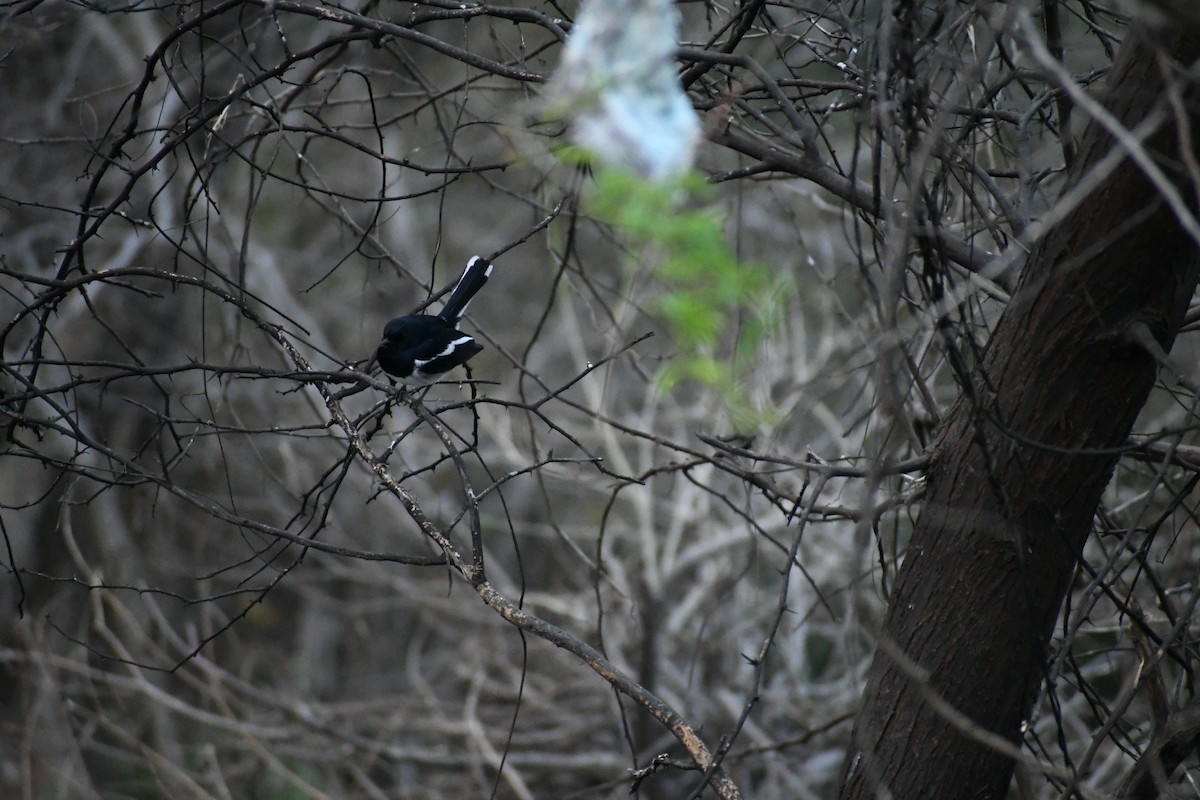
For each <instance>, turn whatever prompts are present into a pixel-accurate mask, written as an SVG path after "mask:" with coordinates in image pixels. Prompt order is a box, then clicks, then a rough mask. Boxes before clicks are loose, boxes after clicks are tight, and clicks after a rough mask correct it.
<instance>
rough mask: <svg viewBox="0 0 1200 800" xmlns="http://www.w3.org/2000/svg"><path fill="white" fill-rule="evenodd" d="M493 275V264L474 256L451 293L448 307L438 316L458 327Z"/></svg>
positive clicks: (447, 303) (447, 302)
mask: <svg viewBox="0 0 1200 800" xmlns="http://www.w3.org/2000/svg"><path fill="white" fill-rule="evenodd" d="M491 274H492V262H490V261H488V260H487V259H486V258H483V257H482V256H472V257H471V260H470V261H468V262H467V268H466V269H465V270H463V274H462V277H461V278H459V279H458V284H457V285H456V286H455V287H454V291H453V292H451V293H450V299H449V300H447V301H446V306H445V307H444V308H443V309H442V313H440V314H438V316H439V317H441V318H442V319H444V320H446V321H447V322H449V323H450V324H451V325H457V324H458V321H459V320H460V319H462V315H463V314H464V313H465V312H466V310H467V304H468V303H470V302H471V298H472V297H474V296H475V293H476V292H478V291H479V290H480V289H482V288H483V285H484V284H485V283H487V279H488V277H489V276H491Z"/></svg>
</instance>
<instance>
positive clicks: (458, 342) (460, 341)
mask: <svg viewBox="0 0 1200 800" xmlns="http://www.w3.org/2000/svg"><path fill="white" fill-rule="evenodd" d="M473 341H475V340H474V339H472V338H471V337H470V336H460V337H459V338H457V339H455V340H454V341H452V342H451V343H450V344H448V345H446V349H445V350H443V351H442V352H440V353H438V354H437V355H436V356H433V357H432V358H416V359H413V363H414V364H416V365H417V367H423V366H425V365H426V364H428V363H429V362H430V361H437V360H438V359H439V358H445V357H446V356H448V355H450V354H451V353H453V352H454V351H455V350H457V349H458V348H459V347H461V346H462V345H464V344H470V343H471V342H473Z"/></svg>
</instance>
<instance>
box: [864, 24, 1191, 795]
mask: <svg viewBox="0 0 1200 800" xmlns="http://www.w3.org/2000/svg"><path fill="white" fill-rule="evenodd" d="M1160 54H1161V55H1160ZM1162 55H1165V56H1167V58H1163V57H1162ZM1198 56H1200V37H1198V36H1195V35H1187V34H1184V33H1179V34H1172V35H1167V36H1159V37H1157V40H1156V41H1155V42H1151V41H1150V37H1149V36H1140V35H1138V34H1136V33H1134V32H1130V34H1129V38H1128V40H1127V41H1126V43H1125V45H1124V46H1123V48H1122V53H1121V54H1120V57H1119V58H1118V60H1117V63H1116V64H1115V65H1114V67H1113V71H1112V73H1111V74H1110V76H1109V100H1108V108H1109V110H1110V111H1111V112H1112V114H1113V115H1114V116H1115V117H1116V118H1117V119H1118V120H1120V121H1121V122H1122V124H1123V125H1124V126H1126V127H1129V128H1132V127H1135V126H1136V125H1137V124H1138V123H1139V122H1141V121H1142V120H1144V119H1146V118H1147V117H1148V116H1149V114H1150V110H1151V109H1152V108H1153V107H1155V106H1156V105H1158V106H1159V107H1162V106H1163V103H1164V102H1165V101H1164V99H1163V98H1164V87H1165V86H1166V84H1167V82H1168V81H1171V80H1180V79H1179V78H1178V71H1177V70H1174V71H1172V69H1171V63H1173V62H1170V61H1169V60H1170V59H1174V60H1175V61H1179V62H1182V63H1183V64H1185V65H1190V64H1191V63H1192V62H1193V61H1195V60H1196V58H1197V57H1198ZM1168 72H1170V77H1168ZM1183 97H1184V99H1185V102H1187V103H1188V105H1187V109H1186V117H1185V118H1184V119H1179V118H1177V117H1175V116H1174V115H1172V114H1169V115H1168V120H1167V122H1166V123H1165V124H1164V125H1161V126H1160V127H1159V129H1158V130H1157V131H1156V132H1155V133H1154V134H1152V135H1151V136H1150V137H1149V138H1148V139H1147V140H1146V142H1145V143H1146V148H1147V150H1148V151H1149V152H1150V153H1151V154H1152V155H1153V156H1154V160H1155V162H1156V163H1157V164H1158V166H1159V167H1160V168H1161V169H1162V170H1163V172H1165V173H1166V174H1167V176H1168V178H1169V180H1170V182H1171V183H1172V184H1173V185H1174V186H1176V187H1177V188H1178V189H1179V191H1180V194H1181V195H1182V196H1183V197H1184V198H1186V199H1187V201H1188V205H1189V206H1192V205H1193V202H1192V201H1193V200H1194V198H1195V196H1196V192H1197V190H1198V187H1197V186H1196V185H1194V184H1193V183H1191V181H1190V180H1189V179H1188V177H1187V176H1186V175H1185V174H1184V169H1185V168H1184V164H1185V163H1186V161H1185V159H1183V158H1181V157H1180V137H1181V133H1180V131H1181V130H1186V128H1187V126H1190V131H1191V133H1190V135H1191V136H1196V135H1200V109H1198V107H1197V104H1196V93H1195V92H1194V91H1192V90H1191V89H1186V88H1185V91H1184V93H1183ZM1064 135H1066V133H1065V132H1064ZM1120 146H1121V145H1119V144H1115V143H1114V141H1113V139H1112V137H1110V136H1109V135H1108V134H1107V133H1106V132H1105V131H1104V129H1103V128H1102V127H1101V126H1100V125H1099V124H1096V123H1095V122H1093V123H1092V124H1091V125H1089V127H1088V129H1087V131H1086V132H1085V133H1084V136H1083V141H1082V145H1081V149H1080V154H1079V157H1078V160H1077V162H1076V169H1075V173H1074V174H1075V176H1076V177H1077V178H1078V177H1080V176H1082V175H1083V174H1085V173H1087V172H1088V171H1089V169H1091V168H1093V167H1094V166H1095V165H1096V164H1097V163H1098V162H1099V161H1100V160H1101V159H1102V158H1103V157H1104V156H1105V155H1106V154H1108V153H1109V152H1110V151H1111V150H1112V149H1113V148H1114V147H1120ZM1188 158H1189V159H1190V158H1191V154H1188ZM1193 163H1194V162H1193ZM1198 273H1200V249H1198V247H1197V243H1196V242H1195V241H1194V240H1193V239H1191V238H1190V237H1189V235H1188V234H1187V233H1186V232H1185V231H1184V229H1183V228H1182V226H1181V224H1180V222H1179V220H1178V218H1177V217H1176V216H1175V213H1174V212H1173V211H1172V210H1171V208H1170V207H1169V206H1168V204H1167V203H1165V202H1164V201H1163V199H1162V196H1161V195H1160V193H1159V191H1158V190H1157V189H1156V188H1155V187H1154V186H1153V185H1152V184H1151V182H1150V180H1148V178H1147V176H1146V174H1145V173H1144V172H1143V171H1142V170H1141V169H1139V168H1138V167H1137V166H1135V165H1134V164H1133V162H1132V161H1131V160H1130V159H1129V158H1126V159H1124V160H1123V161H1122V162H1121V164H1120V165H1119V166H1118V167H1117V168H1116V169H1115V170H1114V171H1112V172H1111V173H1110V174H1109V175H1108V176H1107V177H1106V178H1105V179H1104V180H1103V182H1102V183H1101V184H1100V185H1099V187H1098V188H1097V189H1096V190H1095V191H1094V192H1093V193H1092V194H1091V195H1090V197H1088V198H1087V199H1086V200H1085V201H1084V202H1083V203H1081V204H1080V205H1079V206H1077V208H1076V209H1075V211H1073V212H1071V213H1069V214H1068V215H1067V216H1066V217H1065V218H1064V219H1063V220H1062V221H1061V222H1060V223H1059V224H1057V225H1055V226H1054V228H1053V229H1052V230H1051V231H1050V232H1049V233H1048V234H1047V235H1046V236H1045V237H1044V238H1043V239H1042V241H1041V242H1040V243H1039V245H1038V246H1037V248H1036V249H1035V250H1034V252H1033V253H1032V254H1031V255H1030V257H1029V260H1028V262H1027V264H1026V267H1025V269H1024V271H1023V272H1022V274H1021V278H1020V281H1019V284H1018V287H1017V289H1016V291H1015V292H1014V294H1013V298H1012V301H1011V303H1010V304H1009V306H1008V308H1007V309H1006V310H1005V312H1004V314H1003V316H1002V318H1001V319H1000V321H999V323H998V325H997V328H996V331H995V333H994V334H993V336H992V338H991V340H990V341H989V343H988V345H987V348H986V351H985V353H984V356H983V358H982V359H981V366H980V368H979V369H978V370H977V371H976V373H975V375H974V377H973V380H972V381H971V385H970V386H965V387H964V388H963V393H962V396H961V397H960V398H959V400H958V402H957V404H956V405H955V407H954V408H953V409H952V410H951V413H950V416H949V418H948V420H947V423H946V426H945V428H944V429H943V430H942V432H941V433H940V435H939V437H938V440H937V442H936V443H935V445H934V448H933V450H932V462H931V464H930V467H929V470H928V473H927V490H926V497H925V501H924V508H923V511H922V513H921V517H920V520H919V522H918V525H917V528H916V530H915V531H914V533H913V536H912V539H911V542H910V544H909V546H908V550H907V554H906V556H905V559H904V564H903V566H902V568H901V570H900V572H899V575H898V576H897V580H896V586H895V589H894V591H893V594H892V597H891V599H890V605H889V608H888V613H887V617H886V620H885V622H884V626H883V631H882V633H881V639H880V641H881V646H880V647H879V649H878V650H877V652H876V655H875V660H874V663H873V664H872V667H871V670H870V673H869V675H868V679H867V686H866V691H865V694H864V697H863V702H862V707H861V709H860V711H859V714H858V718H857V720H856V723H855V731H854V740H853V745H852V747H851V750H850V751H849V753H848V754H847V759H846V765H845V773H844V776H845V777H844V780H843V784H842V788H841V797H842V798H846V799H850V798H855V799H858V798H875V797H878V796H881V793H882V792H884V791H886V792H890V793H891V795H892V796H893V797H896V798H901V800H903V799H904V798H922V799H924V798H996V799H997V800H998V799H999V798H1004V797H1005V796H1006V793H1007V790H1008V786H1009V783H1010V781H1011V777H1012V771H1013V761H1012V759H1011V755H1005V754H1004V752H1001V750H1002V749H1003V748H1001V749H997V748H996V747H995V743H996V741H999V740H1005V741H1007V742H1011V743H1012V744H1013V746H1014V747H1019V746H1020V741H1021V735H1020V728H1021V724H1022V722H1023V720H1025V719H1026V718H1027V716H1028V714H1029V712H1030V709H1031V707H1032V704H1033V702H1034V699H1035V698H1036V694H1037V689H1038V685H1039V681H1040V678H1041V676H1042V669H1043V665H1044V663H1045V652H1046V643H1047V641H1048V639H1049V636H1050V633H1051V630H1052V628H1053V625H1054V621H1055V619H1056V618H1057V615H1058V612H1059V608H1060V606H1061V604H1062V599H1063V596H1064V594H1065V592H1066V591H1067V589H1068V584H1069V582H1070V578H1071V575H1072V571H1073V569H1074V567H1075V564H1076V559H1077V557H1078V554H1079V553H1080V551H1081V549H1082V546H1083V543H1084V541H1085V540H1086V538H1087V536H1088V534H1089V532H1090V530H1091V524H1092V516H1093V514H1094V513H1095V511H1096V507H1097V505H1098V504H1099V501H1100V497H1101V493H1102V491H1103V490H1104V487H1105V485H1106V484H1107V483H1108V480H1109V477H1110V475H1111V473H1112V470H1113V467H1114V465H1115V464H1116V460H1117V452H1116V448H1120V447H1121V445H1122V444H1123V443H1124V442H1125V441H1126V439H1127V437H1128V435H1129V433H1130V429H1131V427H1132V425H1133V422H1134V420H1135V418H1136V417H1137V415H1138V412H1139V410H1140V409H1141V408H1142V405H1143V404H1144V403H1145V401H1146V397H1147V395H1148V393H1149V391H1150V388H1151V385H1152V383H1153V381H1154V378H1155V375H1156V368H1157V362H1156V360H1155V358H1154V356H1153V355H1152V354H1151V350H1152V349H1154V346H1153V343H1151V342H1150V339H1149V337H1150V336H1152V337H1153V339H1154V340H1155V341H1156V342H1157V343H1158V344H1159V345H1161V346H1162V348H1163V349H1164V350H1169V349H1170V347H1171V344H1172V342H1173V340H1174V338H1175V334H1176V332H1177V331H1178V329H1179V326H1180V324H1181V322H1182V319H1183V316H1184V312H1185V311H1186V309H1187V305H1188V301H1189V299H1190V297H1191V295H1192V293H1193V291H1194V289H1195V287H1196V281H1197V275H1198ZM1139 341H1141V342H1143V344H1139ZM899 654H903V655H902V656H900V655H899ZM931 701H932V702H931ZM941 701H944V702H941ZM948 708H952V709H953V710H952V711H948V710H947V709H948ZM989 737H991V741H990V742H989V741H988V738H989Z"/></svg>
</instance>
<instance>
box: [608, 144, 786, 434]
mask: <svg viewBox="0 0 1200 800" xmlns="http://www.w3.org/2000/svg"><path fill="white" fill-rule="evenodd" d="M595 178H596V191H595V194H594V195H593V196H592V198H591V205H590V210H591V211H592V213H593V214H594V215H595V216H596V217H597V218H599V219H601V220H602V221H604V222H606V223H608V224H609V225H612V226H613V227H614V228H616V229H617V230H619V231H622V232H624V233H625V234H626V235H627V236H628V237H629V238H630V240H631V242H630V244H631V245H632V249H633V250H634V251H635V252H637V253H638V255H639V258H640V259H643V260H642V261H640V262H639V263H641V264H645V263H653V265H654V274H655V275H656V276H657V277H658V278H660V279H661V282H662V285H663V289H662V292H661V293H660V294H658V295H657V296H654V297H652V298H651V299H650V302H649V307H650V309H651V310H652V311H654V312H655V313H657V314H659V315H661V316H662V317H663V319H664V320H665V321H666V323H667V325H668V326H669V328H670V333H671V336H672V339H673V341H674V342H675V344H676V345H677V347H678V352H677V354H676V356H675V358H674V360H673V361H672V363H671V364H670V366H668V367H667V369H666V370H665V371H664V373H663V375H662V376H661V381H662V384H663V387H664V388H665V389H668V390H670V389H673V388H674V387H675V386H676V385H677V384H678V383H679V382H680V381H683V380H693V381H697V382H699V383H702V384H705V385H707V386H710V387H712V388H714V389H716V390H717V391H718V392H720V393H721V396H722V397H723V398H724V400H725V402H726V404H727V405H728V407H729V410H730V412H731V416H732V419H733V422H734V425H735V426H737V427H743V426H750V425H754V424H756V423H757V422H759V421H761V419H762V418H763V416H764V413H766V411H767V410H765V409H755V408H754V407H753V406H752V404H751V403H750V400H749V398H748V396H747V393H746V391H745V389H744V386H745V381H744V380H743V379H744V377H745V376H746V374H747V373H748V372H749V371H750V370H753V369H754V366H755V363H756V356H757V354H758V351H759V346H760V345H761V344H762V342H763V339H764V337H766V336H767V334H768V333H769V332H770V330H771V329H772V327H773V326H774V323H775V320H776V318H777V308H778V298H779V296H780V294H781V292H780V289H781V288H782V287H783V286H784V285H785V283H786V277H785V276H781V275H779V274H778V273H777V272H775V271H773V270H771V269H770V268H769V267H766V266H764V265H762V264H753V263H745V262H742V261H739V260H738V258H737V256H736V255H735V254H734V252H733V249H732V248H731V247H730V245H729V242H728V241H727V239H726V236H725V227H724V218H723V214H722V213H721V211H720V209H719V208H718V207H717V206H716V205H715V203H713V202H712V200H711V198H712V194H713V192H712V187H711V186H709V185H708V184H707V183H706V182H705V181H704V178H703V176H701V175H699V174H698V173H689V174H688V175H686V176H684V177H682V178H681V179H679V180H678V181H676V182H671V183H654V182H651V181H647V180H645V179H643V178H642V177H640V176H638V175H634V174H631V173H629V172H625V171H622V170H616V169H611V168H604V167H598V168H596V170H595Z"/></svg>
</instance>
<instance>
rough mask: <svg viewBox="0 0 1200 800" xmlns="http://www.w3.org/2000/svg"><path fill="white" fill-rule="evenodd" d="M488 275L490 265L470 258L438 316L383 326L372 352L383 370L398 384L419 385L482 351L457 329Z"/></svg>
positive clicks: (407, 318) (399, 319) (418, 316)
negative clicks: (379, 340)
mask: <svg viewBox="0 0 1200 800" xmlns="http://www.w3.org/2000/svg"><path fill="white" fill-rule="evenodd" d="M491 274H492V262H490V261H488V260H487V259H486V258H482V257H480V256H474V257H473V258H472V259H471V260H470V261H468V262H467V268H466V269H465V270H463V274H462V277H461V278H459V279H458V283H457V284H456V285H455V286H454V291H452V292H451V293H450V299H449V300H447V301H446V305H445V307H444V308H442V311H441V313H440V314H438V315H437V316H433V315H430V314H409V315H407V316H404V317H397V318H396V319H394V320H392V321H391V322H389V323H388V324H387V325H386V326H384V329H383V341H381V342H380V343H379V348H378V349H377V350H376V351H375V358H376V359H378V361H379V366H381V367H382V368H383V371H384V372H386V373H387V374H389V375H391V376H392V377H394V378H396V379H397V380H398V381H400V382H401V383H406V384H409V385H413V386H421V385H425V384H429V383H435V382H437V381H438V380H441V378H442V376H443V375H445V374H446V373H447V372H449V371H450V370H452V369H454V368H455V367H457V366H460V365H461V364H465V363H467V361H468V360H469V359H470V358H471V357H472V356H474V355H475V354H476V353H478V352H479V351H480V350H482V349H483V345H480V344H478V343H477V342H476V341H475V340H474V339H472V338H471V337H470V336H468V335H467V334H465V333H463V332H462V331H460V330H458V322H459V320H461V319H462V315H463V313H464V312H465V311H466V310H467V304H468V303H470V302H471V298H473V297H474V296H475V293H476V292H478V291H479V290H480V289H482V288H483V285H484V284H485V283H487V279H488V277H489V276H491Z"/></svg>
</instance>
